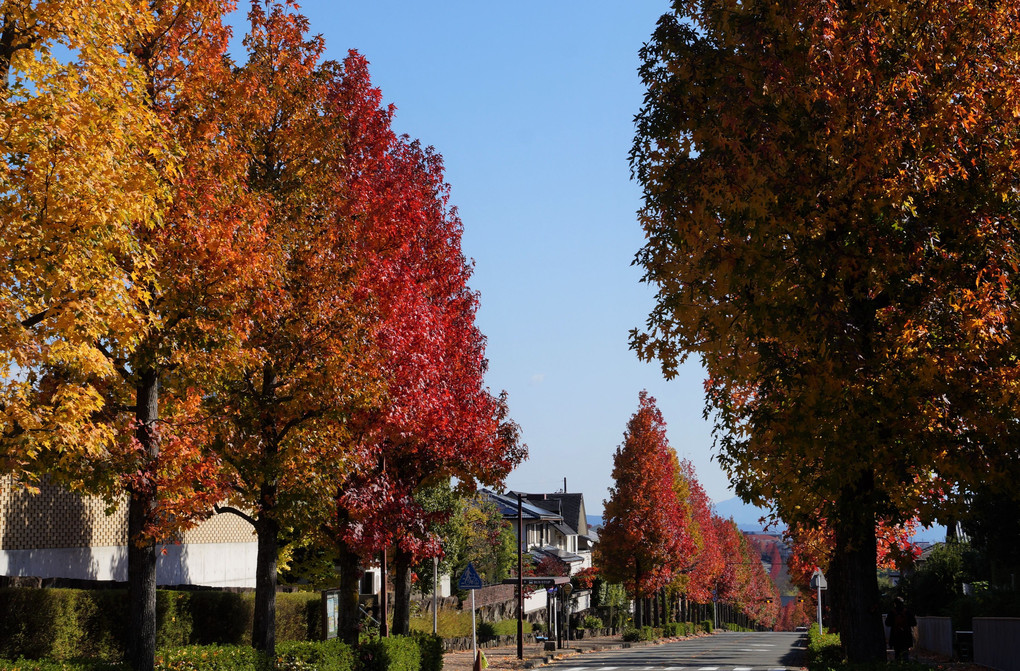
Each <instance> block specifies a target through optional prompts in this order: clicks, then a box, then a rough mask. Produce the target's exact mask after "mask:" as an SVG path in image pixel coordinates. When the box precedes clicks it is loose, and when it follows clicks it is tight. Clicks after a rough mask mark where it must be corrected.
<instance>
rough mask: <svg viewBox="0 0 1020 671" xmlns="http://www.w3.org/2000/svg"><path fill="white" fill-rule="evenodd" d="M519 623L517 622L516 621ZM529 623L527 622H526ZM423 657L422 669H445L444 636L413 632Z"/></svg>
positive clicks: (428, 670) (432, 670)
mask: <svg viewBox="0 0 1020 671" xmlns="http://www.w3.org/2000/svg"><path fill="white" fill-rule="evenodd" d="M514 624H515V625H516V624H517V623H516V622H515V623H514ZM525 624H527V623H525ZM412 638H414V640H415V643H417V644H418V651H419V655H420V657H421V671H443V638H442V636H433V635H432V634H420V633H419V634H412Z"/></svg>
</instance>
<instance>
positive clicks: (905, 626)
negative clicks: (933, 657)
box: [885, 596, 917, 661]
mask: <svg viewBox="0 0 1020 671" xmlns="http://www.w3.org/2000/svg"><path fill="white" fill-rule="evenodd" d="M885 626H887V627H889V647H891V648H892V649H893V652H894V653H895V658H896V659H897V660H903V661H909V659H910V655H909V652H908V651H909V650H910V649H911V648H912V647H914V627H916V626H917V619H916V618H915V617H914V614H913V613H911V612H910V611H909V610H907V607H906V606H905V605H904V603H903V597H901V596H898V597H896V600H895V601H893V610H892V612H891V613H889V615H888V616H887V617H886V618H885Z"/></svg>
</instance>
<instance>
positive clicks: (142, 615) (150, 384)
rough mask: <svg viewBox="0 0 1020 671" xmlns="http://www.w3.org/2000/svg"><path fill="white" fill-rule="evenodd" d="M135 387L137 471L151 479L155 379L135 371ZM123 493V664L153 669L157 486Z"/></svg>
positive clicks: (139, 670) (155, 451) (155, 448)
mask: <svg viewBox="0 0 1020 671" xmlns="http://www.w3.org/2000/svg"><path fill="white" fill-rule="evenodd" d="M138 380H139V381H138V384H137V386H136V387H135V400H136V405H135V420H136V422H137V428H136V430H135V437H136V439H137V440H138V444H139V445H140V446H141V452H142V455H141V458H142V464H141V469H140V470H142V471H143V472H144V473H146V474H147V475H151V474H152V472H153V470H154V469H155V467H156V460H157V459H158V458H159V438H158V436H157V434H156V431H155V426H156V422H157V421H158V420H159V375H158V374H157V373H156V371H155V370H153V369H152V368H147V369H144V370H142V371H140V372H139V377H138ZM128 494H129V495H130V498H129V500H128V552H127V560H128V604H129V605H128V613H129V616H130V620H129V624H128V642H127V643H128V651H127V652H128V662H129V664H130V665H131V668H132V669H134V671H152V668H153V667H154V665H155V663H156V543H155V541H154V540H153V539H152V538H151V536H150V535H149V534H148V533H147V529H146V527H148V526H149V523H150V522H152V520H153V516H154V515H155V513H156V495H157V492H156V486H155V484H154V480H152V479H151V478H150V479H148V480H147V482H143V483H139V484H136V485H134V486H132V487H130V488H129V490H128Z"/></svg>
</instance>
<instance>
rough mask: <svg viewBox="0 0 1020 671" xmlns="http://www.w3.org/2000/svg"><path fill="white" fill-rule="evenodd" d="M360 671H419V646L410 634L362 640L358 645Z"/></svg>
mask: <svg viewBox="0 0 1020 671" xmlns="http://www.w3.org/2000/svg"><path fill="white" fill-rule="evenodd" d="M358 661H359V662H360V665H359V669H360V671H419V669H421V648H420V647H419V646H418V643H417V641H416V640H415V639H414V637H412V636H407V637H404V636H395V637H392V638H376V639H371V640H367V641H362V642H361V645H359V646H358Z"/></svg>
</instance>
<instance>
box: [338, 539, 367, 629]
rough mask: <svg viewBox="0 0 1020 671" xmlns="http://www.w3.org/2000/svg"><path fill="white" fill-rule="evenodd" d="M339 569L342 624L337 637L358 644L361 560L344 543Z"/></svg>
mask: <svg viewBox="0 0 1020 671" xmlns="http://www.w3.org/2000/svg"><path fill="white" fill-rule="evenodd" d="M337 567H338V569H339V571H340V585H339V588H340V623H339V625H338V630H337V637H338V638H339V639H340V640H341V641H343V642H344V643H347V644H348V645H357V644H358V633H359V629H360V622H361V617H360V612H359V610H358V606H359V601H358V595H359V594H360V593H361V574H362V573H363V571H362V570H361V558H360V557H358V555H357V553H355V552H352V551H351V550H350V548H348V547H347V545H346V544H344V543H339V544H338V548H337Z"/></svg>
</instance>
